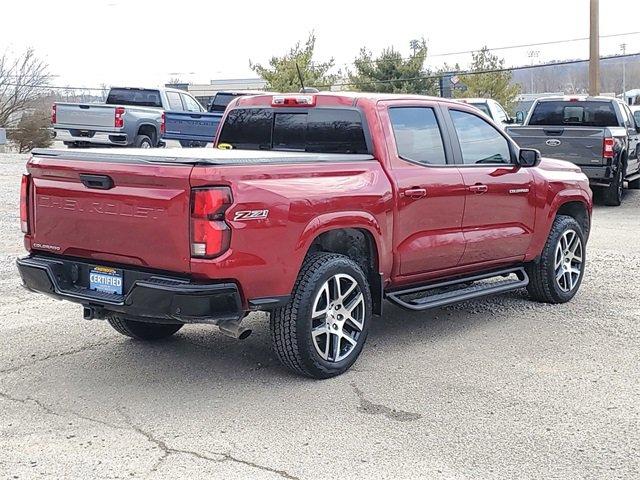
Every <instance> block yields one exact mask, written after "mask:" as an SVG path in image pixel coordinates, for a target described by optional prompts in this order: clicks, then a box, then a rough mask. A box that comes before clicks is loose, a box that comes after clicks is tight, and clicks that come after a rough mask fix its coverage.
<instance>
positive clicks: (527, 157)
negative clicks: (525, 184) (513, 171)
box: [518, 148, 540, 167]
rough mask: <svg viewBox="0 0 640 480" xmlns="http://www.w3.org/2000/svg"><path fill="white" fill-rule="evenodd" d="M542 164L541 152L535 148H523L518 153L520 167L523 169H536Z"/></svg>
mask: <svg viewBox="0 0 640 480" xmlns="http://www.w3.org/2000/svg"><path fill="white" fill-rule="evenodd" d="M539 163H540V152H539V151H538V150H534V149H533V148H521V149H520V152H518V165H520V166H521V167H535V166H537V165H538V164H539Z"/></svg>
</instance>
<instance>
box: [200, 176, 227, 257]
mask: <svg viewBox="0 0 640 480" xmlns="http://www.w3.org/2000/svg"><path fill="white" fill-rule="evenodd" d="M231 202H232V197H231V190H230V189H229V188H228V187H210V188H197V189H194V190H192V191H191V256H192V257H200V258H213V257H217V256H219V255H221V254H222V253H224V252H225V251H226V250H227V249H228V248H229V243H230V242H231V230H230V229H229V226H228V225H227V224H226V223H225V221H224V212H225V211H226V210H227V209H228V208H229V206H230V205H231Z"/></svg>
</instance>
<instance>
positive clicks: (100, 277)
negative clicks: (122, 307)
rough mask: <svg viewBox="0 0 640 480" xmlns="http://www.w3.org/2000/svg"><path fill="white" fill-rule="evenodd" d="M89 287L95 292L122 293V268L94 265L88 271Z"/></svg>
mask: <svg viewBox="0 0 640 480" xmlns="http://www.w3.org/2000/svg"><path fill="white" fill-rule="evenodd" d="M89 288H90V289H91V290H95V291H97V292H105V293H115V294H117V295H122V270H117V269H115V268H109V267H95V268H94V269H92V270H91V272H89Z"/></svg>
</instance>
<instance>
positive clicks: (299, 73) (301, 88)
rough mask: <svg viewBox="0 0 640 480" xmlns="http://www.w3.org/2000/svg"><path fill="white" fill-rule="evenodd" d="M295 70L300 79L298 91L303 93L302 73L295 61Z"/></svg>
mask: <svg viewBox="0 0 640 480" xmlns="http://www.w3.org/2000/svg"><path fill="white" fill-rule="evenodd" d="M296 70H297V71H298V80H300V91H301V92H303V93H304V91H305V89H304V82H303V81H302V73H301V72H300V67H299V66H298V62H296Z"/></svg>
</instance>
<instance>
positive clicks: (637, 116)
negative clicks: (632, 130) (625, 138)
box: [633, 110, 640, 125]
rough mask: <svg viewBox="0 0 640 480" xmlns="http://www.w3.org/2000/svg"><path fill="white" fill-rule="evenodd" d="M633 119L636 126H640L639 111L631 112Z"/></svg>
mask: <svg viewBox="0 0 640 480" xmlns="http://www.w3.org/2000/svg"><path fill="white" fill-rule="evenodd" d="M633 118H635V119H636V125H640V110H636V111H635V112H633Z"/></svg>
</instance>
